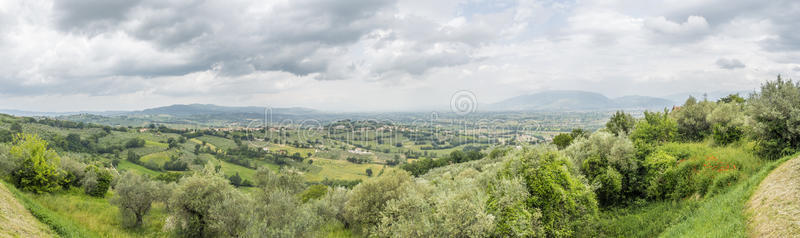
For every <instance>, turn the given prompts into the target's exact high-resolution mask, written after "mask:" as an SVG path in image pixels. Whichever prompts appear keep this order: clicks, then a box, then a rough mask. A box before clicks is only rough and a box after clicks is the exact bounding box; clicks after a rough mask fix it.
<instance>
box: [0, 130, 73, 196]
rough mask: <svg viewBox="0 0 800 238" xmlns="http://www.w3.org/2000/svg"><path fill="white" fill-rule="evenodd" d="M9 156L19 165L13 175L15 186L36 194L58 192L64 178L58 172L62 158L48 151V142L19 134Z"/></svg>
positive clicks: (34, 136)
mask: <svg viewBox="0 0 800 238" xmlns="http://www.w3.org/2000/svg"><path fill="white" fill-rule="evenodd" d="M9 154H11V156H12V157H13V158H14V159H13V160H16V161H18V163H19V164H18V165H17V166H16V168H15V169H14V170H13V172H12V173H11V177H12V180H13V182H14V186H16V187H17V188H19V189H21V190H23V191H29V192H34V193H45V192H53V191H55V190H58V188H59V187H60V186H59V185H61V179H62V178H63V177H62V173H61V172H60V171H59V170H58V165H59V164H60V163H61V158H60V157H59V156H58V154H56V152H55V151H53V150H51V149H47V141H44V140H42V139H40V138H39V136H38V135H32V134H18V135H17V136H16V138H14V146H13V147H11V151H10V153H9Z"/></svg>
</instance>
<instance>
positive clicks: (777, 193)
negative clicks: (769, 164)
mask: <svg viewBox="0 0 800 238" xmlns="http://www.w3.org/2000/svg"><path fill="white" fill-rule="evenodd" d="M798 182H800V158H795V159H791V160H789V161H787V162H785V163H783V164H781V165H780V166H778V167H777V168H776V169H775V170H773V171H772V172H771V173H770V174H769V175H768V176H767V177H766V178H764V180H763V181H761V183H760V184H759V185H758V188H757V189H756V190H755V192H753V195H752V196H751V197H750V200H749V201H748V202H747V212H748V215H750V224H749V228H750V229H749V234H750V236H751V237H790V236H792V235H793V234H800V222H797V218H798V217H800V186H797V184H798Z"/></svg>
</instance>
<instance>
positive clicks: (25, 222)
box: [0, 183, 53, 237]
mask: <svg viewBox="0 0 800 238" xmlns="http://www.w3.org/2000/svg"><path fill="white" fill-rule="evenodd" d="M0 228H2V229H0V237H52V236H53V232H51V231H50V229H48V228H47V226H45V225H44V224H42V223H41V222H39V220H36V218H35V217H33V215H31V213H30V212H28V210H26V209H25V207H24V206H22V204H20V203H19V202H18V201H17V200H16V199H15V198H14V195H13V194H11V192H10V191H8V188H6V187H5V184H4V183H0Z"/></svg>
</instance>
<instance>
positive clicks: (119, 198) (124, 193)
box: [111, 172, 159, 227]
mask: <svg viewBox="0 0 800 238" xmlns="http://www.w3.org/2000/svg"><path fill="white" fill-rule="evenodd" d="M158 190H159V187H158V184H156V182H154V181H150V180H148V179H147V178H145V177H142V176H140V175H138V174H135V173H131V172H126V173H125V174H123V175H122V177H121V179H120V181H119V183H117V186H116V189H115V191H116V193H115V194H114V198H112V199H111V203H112V204H114V205H116V206H117V207H119V209H120V215H122V224H123V225H125V226H126V227H140V226H142V224H143V218H144V216H145V215H147V213H148V212H149V211H150V207H151V205H152V203H153V201H155V200H156V199H158V195H159V191H158Z"/></svg>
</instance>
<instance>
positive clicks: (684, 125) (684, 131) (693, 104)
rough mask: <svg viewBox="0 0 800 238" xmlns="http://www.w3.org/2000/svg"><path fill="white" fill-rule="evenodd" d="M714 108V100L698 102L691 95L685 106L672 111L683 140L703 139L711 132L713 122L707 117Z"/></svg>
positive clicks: (679, 135) (679, 134)
mask: <svg viewBox="0 0 800 238" xmlns="http://www.w3.org/2000/svg"><path fill="white" fill-rule="evenodd" d="M712 110H714V102H710V101H707V100H703V101H702V102H697V100H696V99H695V98H694V97H689V99H687V100H686V102H685V103H684V104H683V106H682V107H681V108H680V109H678V110H675V111H673V112H672V114H673V116H674V117H675V121H676V122H677V124H678V137H680V139H682V140H683V141H701V140H703V138H705V136H707V135H709V134H711V123H709V121H708V120H706V119H707V117H708V115H709V114H711V111H712Z"/></svg>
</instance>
